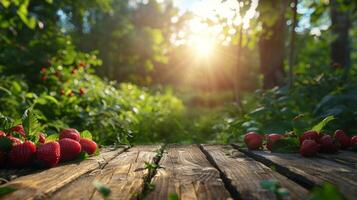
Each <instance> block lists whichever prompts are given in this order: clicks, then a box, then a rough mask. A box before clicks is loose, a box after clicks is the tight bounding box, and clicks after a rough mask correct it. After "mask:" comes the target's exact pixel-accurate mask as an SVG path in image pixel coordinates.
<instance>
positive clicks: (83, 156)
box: [75, 151, 89, 162]
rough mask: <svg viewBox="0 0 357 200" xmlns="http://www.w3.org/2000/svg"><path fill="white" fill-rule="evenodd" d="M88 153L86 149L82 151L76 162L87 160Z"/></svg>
mask: <svg viewBox="0 0 357 200" xmlns="http://www.w3.org/2000/svg"><path fill="white" fill-rule="evenodd" d="M88 157H89V156H88V154H87V152H85V151H82V152H81V153H80V154H79V155H78V156H77V158H76V160H75V162H81V161H83V160H86V159H87V158H88Z"/></svg>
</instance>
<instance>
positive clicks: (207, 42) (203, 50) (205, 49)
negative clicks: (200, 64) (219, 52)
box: [189, 34, 215, 57]
mask: <svg viewBox="0 0 357 200" xmlns="http://www.w3.org/2000/svg"><path fill="white" fill-rule="evenodd" d="M189 43H190V44H191V46H192V47H193V50H194V52H195V54H196V55H197V56H198V57H209V56H211V55H212V53H213V51H214V47H215V39H214V38H213V37H212V36H209V35H205V34H196V35H192V36H191V38H190V41H189Z"/></svg>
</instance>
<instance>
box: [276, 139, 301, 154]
mask: <svg viewBox="0 0 357 200" xmlns="http://www.w3.org/2000/svg"><path fill="white" fill-rule="evenodd" d="M299 148H300V145H299V140H298V139H297V138H292V137H290V138H282V139H280V140H277V141H275V142H274V143H273V145H272V152H274V153H296V152H298V151H299Z"/></svg>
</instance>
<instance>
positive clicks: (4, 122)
mask: <svg viewBox="0 0 357 200" xmlns="http://www.w3.org/2000/svg"><path fill="white" fill-rule="evenodd" d="M13 126H14V121H13V120H12V119H11V118H9V117H5V116H4V115H1V114H0V130H3V131H5V132H6V131H8V130H9V129H11V127H13Z"/></svg>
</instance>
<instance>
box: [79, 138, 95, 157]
mask: <svg viewBox="0 0 357 200" xmlns="http://www.w3.org/2000/svg"><path fill="white" fill-rule="evenodd" d="M79 143H80V144H81V147H82V151H85V152H87V153H88V154H89V155H92V154H94V153H95V151H96V150H97V144H96V143H95V142H94V141H92V140H88V139H85V138H82V139H80V140H79Z"/></svg>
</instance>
